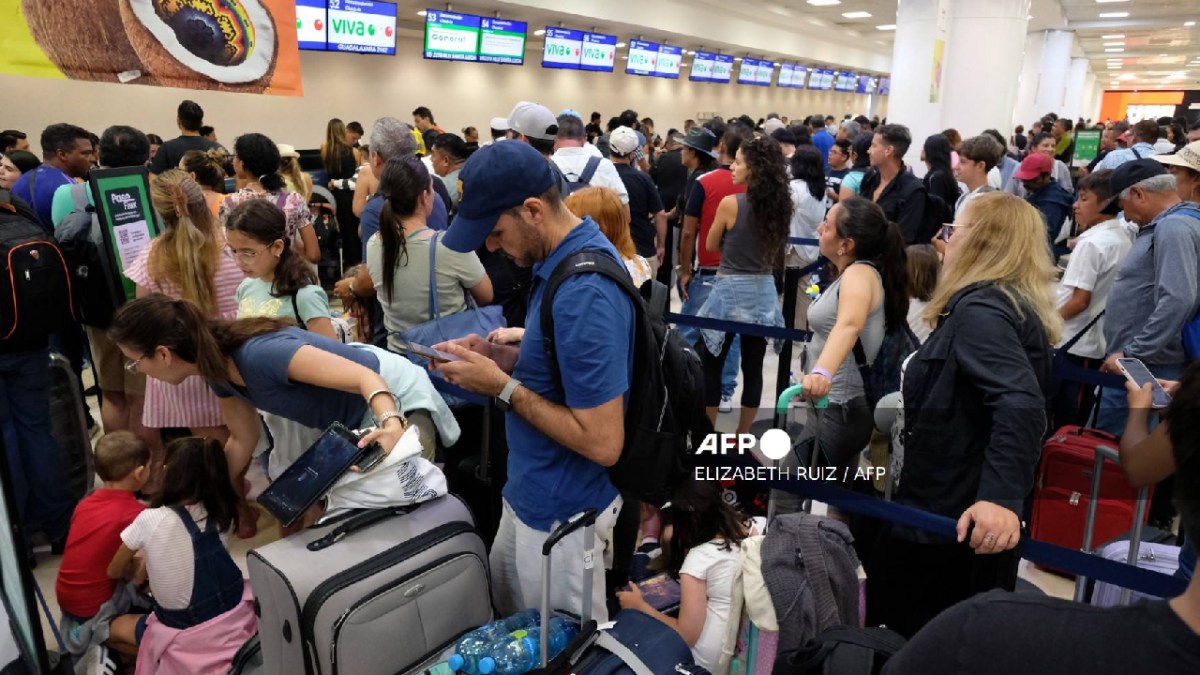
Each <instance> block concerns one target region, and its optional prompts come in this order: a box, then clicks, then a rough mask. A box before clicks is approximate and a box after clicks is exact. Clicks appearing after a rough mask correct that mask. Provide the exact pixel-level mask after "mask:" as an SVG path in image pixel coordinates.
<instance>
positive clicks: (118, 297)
mask: <svg viewBox="0 0 1200 675" xmlns="http://www.w3.org/2000/svg"><path fill="white" fill-rule="evenodd" d="M71 202H72V204H73V205H74V210H73V211H71V213H69V214H68V215H67V216H66V217H65V218H63V219H62V220H61V221H59V223H58V226H57V227H55V228H54V238H55V239H57V240H58V246H59V248H60V250H62V254H63V257H64V258H65V259H66V261H67V269H68V270H69V271H70V275H71V285H72V288H74V289H75V293H74V301H75V307H74V309H75V315H76V316H78V317H79V320H80V321H81V322H82V323H83V324H85V325H88V326H92V327H94V328H108V327H109V325H110V324H112V317H113V314H114V313H116V311H117V308H118V307H120V306H121V305H122V304H123V303H124V301H125V295H124V292H123V289H122V288H121V287H120V284H119V283H116V280H117V279H119V276H120V275H119V274H117V273H116V271H115V270H114V269H113V263H112V260H111V258H110V257H109V256H107V255H105V243H104V235H103V233H102V232H101V231H100V218H99V216H97V215H96V207H94V206H92V205H91V204H89V203H88V198H87V185H84V184H82V183H80V184H76V185H72V186H71Z"/></svg>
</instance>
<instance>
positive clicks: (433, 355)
mask: <svg viewBox="0 0 1200 675" xmlns="http://www.w3.org/2000/svg"><path fill="white" fill-rule="evenodd" d="M404 344H405V347H406V348H407V349H408V351H410V352H412V353H413V354H416V355H417V356H420V357H423V358H426V359H429V360H430V361H436V362H437V363H449V362H451V361H461V360H462V359H460V358H458V357H457V356H455V355H453V354H449V353H446V352H443V351H441V350H439V349H434V348H433V347H427V346H425V345H419V344H417V343H415V342H406V343H404Z"/></svg>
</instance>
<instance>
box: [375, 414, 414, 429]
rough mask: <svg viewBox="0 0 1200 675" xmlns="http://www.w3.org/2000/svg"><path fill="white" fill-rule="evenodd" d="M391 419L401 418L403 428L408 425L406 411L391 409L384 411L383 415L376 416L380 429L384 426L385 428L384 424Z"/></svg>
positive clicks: (376, 422)
mask: <svg viewBox="0 0 1200 675" xmlns="http://www.w3.org/2000/svg"><path fill="white" fill-rule="evenodd" d="M390 419H398V420H400V428H401V429H403V428H405V427H407V426H408V420H407V419H405V417H404V413H402V412H399V411H397V410H389V411H387V412H385V413H383V414H382V415H379V416H378V417H376V418H375V424H376V425H377V426H378V427H379V428H380V429H382V428H384V425H385V424H387V421H388V420H390Z"/></svg>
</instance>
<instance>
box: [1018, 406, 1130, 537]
mask: <svg viewBox="0 0 1200 675" xmlns="http://www.w3.org/2000/svg"><path fill="white" fill-rule="evenodd" d="M1119 444H1120V441H1119V439H1117V437H1116V436H1113V435H1112V434H1108V433H1105V432H1103V431H1098V430H1096V429H1088V428H1084V427H1077V426H1065V427H1063V428H1061V429H1059V430H1058V431H1056V432H1054V434H1053V435H1052V436H1050V438H1049V439H1047V440H1046V443H1045V445H1044V446H1043V449H1042V461H1041V464H1040V465H1039V467H1038V475H1037V482H1036V484H1035V486H1034V498H1033V518H1032V521H1031V523H1030V528H1029V535H1030V537H1031V538H1033V539H1037V540H1038V541H1044V542H1048V543H1051V544H1057V545H1059V546H1062V547H1065V548H1070V549H1075V550H1079V549H1080V548H1081V547H1082V545H1083V539H1084V536H1083V535H1084V527H1085V525H1086V524H1087V514H1088V511H1089V509H1090V508H1091V505H1092V500H1093V499H1095V501H1096V508H1095V521H1094V524H1093V526H1092V541H1111V540H1112V539H1113V538H1115V537H1116V536H1118V535H1120V534H1121V533H1122V532H1128V531H1129V530H1130V529H1132V528H1133V527H1134V510H1135V504H1136V503H1137V500H1138V490H1136V489H1134V488H1133V487H1132V486H1130V485H1129V481H1128V480H1127V479H1126V478H1125V473H1124V472H1123V471H1122V470H1121V466H1120V464H1118V463H1110V462H1105V463H1103V469H1102V473H1101V475H1100V476H1099V483H1098V486H1099V491H1098V492H1095V493H1093V492H1092V484H1093V480H1092V479H1093V475H1092V471H1093V468H1094V466H1093V465H1094V463H1095V459H1096V453H1097V452H1098V451H1099V450H1100V449H1107V450H1109V451H1111V452H1112V453H1113V455H1114V456H1115V453H1116V448H1117V447H1118V446H1119ZM1093 495H1094V496H1093Z"/></svg>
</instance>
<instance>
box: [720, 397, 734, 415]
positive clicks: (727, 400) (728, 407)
mask: <svg viewBox="0 0 1200 675" xmlns="http://www.w3.org/2000/svg"><path fill="white" fill-rule="evenodd" d="M717 412H719V413H730V412H733V398H731V397H729V396H722V397H721V404H720V405H718V406H717Z"/></svg>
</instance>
